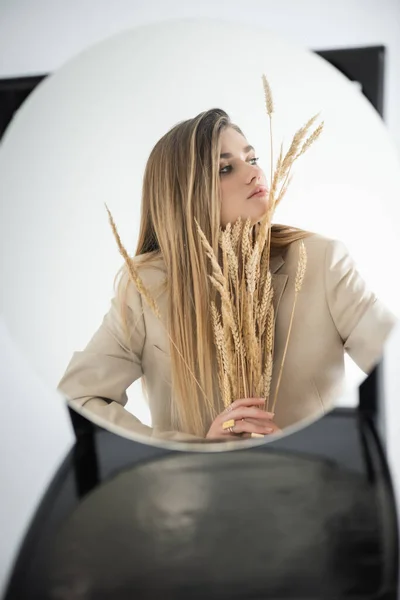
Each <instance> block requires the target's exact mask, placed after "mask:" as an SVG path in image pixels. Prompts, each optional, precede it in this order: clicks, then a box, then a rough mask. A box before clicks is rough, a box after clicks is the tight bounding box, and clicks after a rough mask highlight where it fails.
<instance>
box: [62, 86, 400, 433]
mask: <svg viewBox="0 0 400 600" xmlns="http://www.w3.org/2000/svg"><path fill="white" fill-rule="evenodd" d="M265 90H266V100H267V110H268V111H269V114H271V113H272V99H271V96H270V94H269V91H270V89H269V87H268V84H266V88H265ZM309 123H310V124H311V123H312V120H311V121H310V122H309ZM321 131H322V126H321V125H320V126H319V127H318V128H317V129H316V130H315V131H314V132H312V133H310V132H309V131H308V128H307V127H304V128H303V129H301V130H299V131H298V132H297V134H296V136H297V137H296V136H295V137H294V138H293V142H292V144H291V146H290V147H289V149H288V150H287V152H286V153H283V152H281V154H280V156H279V158H278V160H277V166H276V170H275V172H274V175H273V176H272V177H271V179H270V181H269V182H268V178H267V176H266V173H265V172H264V171H263V169H262V168H261V167H260V165H259V163H258V157H257V154H256V150H255V148H254V147H253V146H252V145H251V143H250V140H248V139H247V138H246V137H245V134H244V133H243V131H242V130H241V129H240V127H239V126H238V125H237V124H235V123H233V122H232V120H231V119H230V117H229V115H228V114H227V113H226V112H225V111H224V110H222V109H211V110H207V111H205V112H202V113H200V114H199V115H197V116H195V117H194V118H192V119H188V120H185V121H183V122H180V123H178V124H177V125H176V126H174V127H173V128H172V129H170V130H169V131H168V132H167V133H166V134H165V135H164V136H163V137H161V138H160V140H158V142H157V143H156V145H155V146H154V148H153V149H152V151H151V153H150V156H149V158H148V161H147V164H146V168H145V173H144V179H143V191H142V204H141V221H140V229H139V239H138V244H137V248H136V252H135V255H134V258H133V259H130V257H129V255H128V254H127V253H126V251H125V249H124V247H123V244H122V243H121V241H120V238H119V235H118V232H117V230H116V227H115V223H114V221H113V219H112V216H111V215H110V221H111V224H112V226H113V230H114V234H115V237H116V239H117V242H118V243H119V246H120V249H121V251H122V254H123V255H125V257H126V264H125V265H124V267H123V269H122V270H121V274H120V278H119V282H118V284H117V286H116V294H115V296H114V298H113V299H112V302H111V307H110V310H109V311H108V313H107V314H106V315H105V317H104V320H103V322H102V324H101V325H100V327H99V329H98V330H97V331H96V332H95V334H94V336H93V337H92V339H91V340H90V341H89V343H88V345H87V346H86V348H85V349H84V350H82V351H78V352H75V354H74V356H73V357H72V360H71V362H70V364H69V366H68V368H67V371H66V373H65V374H64V376H63V378H62V380H61V382H60V384H59V386H58V389H59V390H60V391H61V392H62V393H64V394H65V396H67V397H68V398H69V399H70V403H71V405H72V406H74V407H76V408H78V409H80V410H81V411H83V414H86V416H88V417H89V418H90V416H91V415H97V416H99V417H101V418H102V419H106V420H107V421H108V422H110V423H113V424H118V425H120V426H122V427H124V428H126V429H127V430H130V431H132V432H133V433H139V434H145V435H148V436H151V437H159V438H163V439H170V440H171V439H172V440H181V441H190V440H193V441H203V440H204V441H214V442H215V441H231V440H233V439H234V440H238V439H248V438H253V437H257V438H258V437H263V436H267V435H274V434H278V433H281V432H282V431H283V430H284V429H285V428H287V427H290V426H293V425H296V424H298V423H300V422H302V421H306V420H310V419H315V418H318V417H319V416H321V415H323V414H325V413H326V412H327V411H329V410H331V409H332V408H333V406H334V404H335V400H336V399H337V398H338V397H339V396H340V393H342V392H343V383H344V375H345V372H344V353H345V352H347V353H348V354H349V356H350V357H351V358H352V359H353V360H354V362H355V363H356V364H357V365H358V366H359V367H360V368H361V369H362V370H363V371H364V372H365V373H368V372H369V371H370V370H371V369H372V367H373V366H374V365H375V364H376V363H377V362H378V360H379V358H380V356H381V354H382V350H383V345H384V342H385V340H386V338H387V337H388V335H389V333H390V331H391V330H392V328H393V327H394V325H395V322H396V320H395V317H394V315H393V314H392V313H391V312H390V311H389V310H388V309H387V308H386V307H385V306H384V305H383V304H382V303H381V302H380V301H379V300H378V299H377V298H376V296H375V295H374V293H373V292H372V291H370V290H369V289H368V287H367V285H366V283H365V282H364V280H363V278H362V277H361V275H360V273H359V272H358V271H357V268H356V265H355V263H354V260H353V259H352V257H351V255H350V254H349V252H348V251H347V249H346V247H345V246H344V245H343V244H341V243H340V242H339V241H337V240H332V239H329V238H327V237H325V236H322V235H319V234H318V233H314V232H309V231H305V230H302V229H299V228H296V227H292V226H289V225H280V224H272V226H271V222H270V218H271V215H272V212H273V208H274V207H275V205H276V204H278V203H279V202H280V200H281V199H282V197H283V195H284V193H285V192H286V189H285V185H287V184H286V183H284V184H283V185H282V186H281V188H280V191H278V187H279V186H278V182H281V181H283V182H286V181H287V175H288V173H289V172H290V169H291V167H292V163H293V162H294V161H295V159H297V158H298V157H300V156H301V154H303V153H304V152H305V151H306V150H307V149H308V147H309V146H310V145H311V143H313V142H314V141H315V140H316V138H317V137H318V135H319V134H320V133H321ZM307 134H309V135H308V137H307ZM271 175H272V171H271ZM109 214H110V213H109ZM242 223H244V224H243V225H242ZM263 231H265V235H264V238H265V239H264V243H263V242H262V241H261V240H262V238H263V235H262V234H263ZM215 249H217V250H216V251H215ZM204 250H205V251H204ZM245 259H247V260H245ZM209 263H211V265H209ZM210 266H211V270H210V268H209V267H210ZM241 267H242V268H241ZM150 289H151V290H152V292H150ZM215 291H219V300H220V301H219V308H218V307H217V304H216V294H215ZM138 379H141V380H142V384H143V390H144V393H145V395H146V397H147V401H148V404H149V407H150V412H151V420H152V426H151V427H149V426H146V425H144V424H143V423H141V422H140V420H139V419H137V418H136V417H135V416H134V415H133V414H132V413H130V412H128V411H127V410H126V409H125V405H126V403H127V399H128V398H127V389H128V387H129V386H130V385H131V384H132V383H133V382H134V381H136V380H138ZM172 390H173V391H172Z"/></svg>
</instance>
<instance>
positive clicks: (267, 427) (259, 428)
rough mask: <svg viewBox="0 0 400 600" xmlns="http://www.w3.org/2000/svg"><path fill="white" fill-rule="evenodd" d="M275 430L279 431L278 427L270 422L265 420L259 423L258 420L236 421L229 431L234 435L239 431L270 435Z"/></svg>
mask: <svg viewBox="0 0 400 600" xmlns="http://www.w3.org/2000/svg"><path fill="white" fill-rule="evenodd" d="M277 431H280V430H279V428H278V427H276V425H274V423H271V422H267V421H266V422H265V423H261V422H260V421H256V422H254V423H249V422H248V421H237V422H236V423H235V426H234V427H233V428H232V432H231V433H233V434H236V435H238V434H240V433H260V434H263V435H271V434H272V433H275V432H277Z"/></svg>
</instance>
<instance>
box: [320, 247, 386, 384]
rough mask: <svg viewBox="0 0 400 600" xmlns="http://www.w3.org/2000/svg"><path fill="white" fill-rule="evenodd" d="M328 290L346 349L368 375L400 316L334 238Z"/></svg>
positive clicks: (328, 252) (329, 252)
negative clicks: (376, 290)
mask: <svg viewBox="0 0 400 600" xmlns="http://www.w3.org/2000/svg"><path fill="white" fill-rule="evenodd" d="M325 290H326V298H327V302H328V306H329V310H330V313H331V316H332V319H333V321H334V323H335V326H336V328H337V330H338V332H339V335H340V337H341V338H342V340H343V344H344V348H345V350H346V352H347V353H348V354H349V356H350V357H351V358H352V359H353V360H354V362H355V363H356V364H357V365H358V366H359V367H360V368H361V369H362V370H363V371H364V372H365V373H367V374H368V373H369V372H370V371H371V370H372V369H373V367H374V366H375V365H376V364H377V363H378V362H379V360H380V359H381V357H382V354H383V348H384V344H385V341H386V339H387V338H388V336H389V334H390V332H391V331H392V329H393V328H394V327H395V325H396V323H397V319H396V317H395V316H394V315H393V313H391V312H390V311H389V310H388V309H387V308H386V307H385V306H384V304H382V302H381V301H380V300H379V299H378V298H377V297H376V296H375V294H373V293H372V292H371V291H370V290H369V289H368V287H367V285H366V283H365V281H364V280H363V278H362V277H361V275H360V273H359V272H358V271H357V268H356V265H355V262H354V260H353V259H352V258H351V256H350V255H349V252H348V250H347V248H346V247H345V246H344V244H342V243H341V242H339V241H337V240H330V241H329V243H328V245H327V248H326V255H325Z"/></svg>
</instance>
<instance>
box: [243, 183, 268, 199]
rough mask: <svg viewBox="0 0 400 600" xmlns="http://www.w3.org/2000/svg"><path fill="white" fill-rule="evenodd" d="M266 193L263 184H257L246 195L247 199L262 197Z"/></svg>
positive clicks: (266, 190)
mask: <svg viewBox="0 0 400 600" xmlns="http://www.w3.org/2000/svg"><path fill="white" fill-rule="evenodd" d="M267 194H268V189H267V188H266V187H265V186H261V185H260V186H258V187H257V188H256V189H255V190H254V191H253V192H252V193H251V194H250V196H248V197H247V199H248V200H250V198H262V197H263V196H266V195H267Z"/></svg>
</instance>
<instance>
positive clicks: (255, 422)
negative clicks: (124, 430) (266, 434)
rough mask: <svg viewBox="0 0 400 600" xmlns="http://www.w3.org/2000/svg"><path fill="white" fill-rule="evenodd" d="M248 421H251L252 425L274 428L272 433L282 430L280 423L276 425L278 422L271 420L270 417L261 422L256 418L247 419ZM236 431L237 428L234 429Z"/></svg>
mask: <svg viewBox="0 0 400 600" xmlns="http://www.w3.org/2000/svg"><path fill="white" fill-rule="evenodd" d="M246 421H247V423H250V425H261V424H262V425H264V424H265V425H266V427H269V428H271V429H272V431H271V432H270V433H278V432H280V431H282V430H281V429H280V428H279V427H278V425H276V423H274V422H273V421H270V420H269V419H267V420H266V421H264V422H263V423H260V421H259V420H258V419H257V420H254V419H246ZM234 431H235V429H234Z"/></svg>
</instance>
